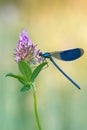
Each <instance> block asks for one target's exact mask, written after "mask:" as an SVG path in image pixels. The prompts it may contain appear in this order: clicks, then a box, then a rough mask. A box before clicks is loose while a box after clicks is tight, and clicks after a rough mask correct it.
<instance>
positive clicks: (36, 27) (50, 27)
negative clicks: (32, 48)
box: [0, 0, 87, 130]
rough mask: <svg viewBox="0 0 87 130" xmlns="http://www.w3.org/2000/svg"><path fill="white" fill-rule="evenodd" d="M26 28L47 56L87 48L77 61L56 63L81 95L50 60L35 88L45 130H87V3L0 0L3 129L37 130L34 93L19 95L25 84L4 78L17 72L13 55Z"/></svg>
mask: <svg viewBox="0 0 87 130" xmlns="http://www.w3.org/2000/svg"><path fill="white" fill-rule="evenodd" d="M23 28H25V29H26V30H27V31H28V34H29V37H30V39H31V40H32V41H33V43H35V44H37V45H38V47H37V48H38V49H41V50H42V51H43V52H45V51H57V50H59V51H61V50H65V49H71V48H76V47H81V48H83V49H84V51H85V53H84V56H82V57H81V58H80V59H78V60H76V61H72V62H63V61H57V60H56V62H57V63H58V64H59V65H60V66H61V68H63V70H64V71H65V72H67V74H68V75H70V76H71V77H72V78H73V79H74V80H75V81H76V82H77V83H78V84H79V85H80V86H81V90H78V89H77V88H75V87H74V86H73V85H72V84H71V83H70V82H69V81H68V80H67V79H66V78H65V77H64V76H63V75H62V74H61V73H60V72H59V71H57V69H56V68H55V67H54V66H53V65H52V64H51V63H50V61H49V67H48V68H47V69H44V70H43V71H42V72H41V73H40V75H39V77H38V78H37V81H36V83H37V101H38V113H39V118H40V121H41V126H42V130H87V54H86V52H87V49H86V48H87V1H86V0H79V1H78V0H0V130H38V129H37V124H36V121H35V115H34V110H33V95H32V91H31V90H30V91H28V92H26V93H21V92H20V88H21V84H20V83H19V82H18V81H16V80H15V79H13V78H6V77H5V75H6V74H7V73H8V72H14V73H18V68H17V64H16V63H15V62H14V57H13V53H14V48H16V46H17V42H18V39H19V37H18V35H19V32H21V30H22V29H23Z"/></svg>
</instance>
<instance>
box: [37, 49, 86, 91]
mask: <svg viewBox="0 0 87 130" xmlns="http://www.w3.org/2000/svg"><path fill="white" fill-rule="evenodd" d="M83 53H84V50H83V49H82V48H74V49H70V50H64V51H56V52H50V53H49V52H46V53H42V52H40V54H39V56H41V57H42V58H43V60H46V58H48V59H50V61H51V62H52V63H53V64H54V66H55V67H56V68H57V69H58V70H59V71H60V72H61V73H62V74H63V75H64V76H65V77H66V78H67V79H68V80H69V81H70V82H71V83H72V84H74V85H75V86H76V87H77V88H78V89H80V86H79V85H78V84H77V83H76V82H75V81H73V80H72V79H71V78H70V77H69V76H68V75H67V74H66V73H65V72H64V71H63V70H62V69H61V68H60V66H59V65H58V64H56V62H55V61H54V59H53V57H54V58H57V59H60V60H64V61H73V60H76V59H78V58H80V57H81V56H82V55H83Z"/></svg>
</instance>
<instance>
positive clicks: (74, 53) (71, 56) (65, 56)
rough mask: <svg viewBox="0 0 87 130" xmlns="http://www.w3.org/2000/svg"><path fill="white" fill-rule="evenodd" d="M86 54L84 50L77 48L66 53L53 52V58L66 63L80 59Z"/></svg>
mask: <svg viewBox="0 0 87 130" xmlns="http://www.w3.org/2000/svg"><path fill="white" fill-rule="evenodd" d="M83 53H84V50H83V49H82V48H75V49H70V50H65V51H56V52H51V53H50V54H51V56H53V57H55V58H57V59H60V60H64V61H72V60H76V59H78V58H80V57H81V56H82V55H83Z"/></svg>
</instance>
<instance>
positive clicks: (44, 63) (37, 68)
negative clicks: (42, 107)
mask: <svg viewBox="0 0 87 130" xmlns="http://www.w3.org/2000/svg"><path fill="white" fill-rule="evenodd" d="M46 64H47V62H43V63H41V64H40V65H38V66H37V67H36V69H35V70H34V71H33V73H32V75H31V82H34V80H35V78H36V77H37V76H38V74H39V73H40V71H41V70H42V68H43V67H44V66H45V65H46Z"/></svg>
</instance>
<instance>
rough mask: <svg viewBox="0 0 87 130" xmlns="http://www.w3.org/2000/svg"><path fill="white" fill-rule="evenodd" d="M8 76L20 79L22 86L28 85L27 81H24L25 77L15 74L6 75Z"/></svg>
mask: <svg viewBox="0 0 87 130" xmlns="http://www.w3.org/2000/svg"><path fill="white" fill-rule="evenodd" d="M7 76H9V77H13V78H16V79H18V80H19V81H20V82H21V83H22V84H25V83H26V80H25V79H24V77H23V76H20V75H15V74H13V73H8V74H6V77H7Z"/></svg>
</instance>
